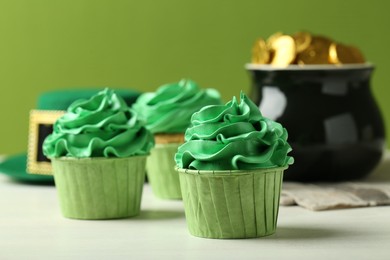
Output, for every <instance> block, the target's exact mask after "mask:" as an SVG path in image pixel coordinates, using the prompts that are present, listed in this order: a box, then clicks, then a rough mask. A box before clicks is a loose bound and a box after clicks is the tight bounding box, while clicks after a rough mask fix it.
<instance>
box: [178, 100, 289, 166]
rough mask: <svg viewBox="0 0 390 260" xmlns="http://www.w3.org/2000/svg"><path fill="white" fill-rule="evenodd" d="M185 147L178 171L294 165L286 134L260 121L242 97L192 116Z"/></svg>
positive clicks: (256, 111) (277, 126)
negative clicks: (182, 169)
mask: <svg viewBox="0 0 390 260" xmlns="http://www.w3.org/2000/svg"><path fill="white" fill-rule="evenodd" d="M191 123H192V125H191V127H189V128H188V129H187V131H186V132H185V141H186V142H185V143H184V144H183V145H181V146H180V147H179V148H178V152H177V153H176V155H175V160H176V164H177V166H178V167H179V168H184V169H196V170H248V169H257V168H274V167H281V166H286V165H288V164H292V163H293V162H294V160H293V158H292V157H290V156H288V155H287V153H288V152H290V151H291V147H290V145H289V144H288V143H287V131H286V129H285V128H283V127H282V125H281V124H279V123H277V122H274V121H272V120H270V119H267V118H265V117H263V116H262V115H261V113H260V110H259V109H258V107H257V106H256V105H255V104H254V103H253V102H252V101H251V100H250V99H248V98H247V97H246V95H245V94H244V93H241V101H240V103H238V102H237V99H236V98H235V97H233V100H232V101H229V102H228V103H226V105H214V106H207V107H204V108H202V109H201V110H200V111H198V112H196V113H194V114H193V116H192V118H191Z"/></svg>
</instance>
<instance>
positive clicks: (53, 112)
mask: <svg viewBox="0 0 390 260" xmlns="http://www.w3.org/2000/svg"><path fill="white" fill-rule="evenodd" d="M100 90H101V89H69V90H55V91H49V92H44V93H42V94H41V95H40V96H39V97H38V104H37V108H36V109H33V110H31V111H30V124H29V125H30V126H29V143H28V151H27V153H21V154H17V155H12V156H7V157H6V158H5V160H3V161H1V162H0V173H3V174H5V175H8V176H9V177H10V178H12V179H13V180H16V181H20V182H26V183H41V184H44V183H54V179H53V176H52V175H51V163H50V160H49V159H47V158H46V157H45V156H44V155H43V153H42V143H43V140H44V139H45V138H46V136H47V135H49V134H50V133H51V132H52V127H53V123H54V122H55V120H56V119H57V118H58V117H59V116H61V115H62V114H63V113H65V111H66V109H67V108H68V107H69V105H70V104H72V103H73V102H74V101H75V100H78V99H88V98H90V97H91V96H93V95H94V94H96V93H97V92H99V91H100ZM115 92H116V93H117V94H118V95H120V96H121V97H122V98H123V99H124V100H125V101H126V103H127V104H128V105H129V106H131V104H133V103H134V102H135V100H136V99H137V98H138V96H139V95H140V92H138V91H135V90H129V89H118V90H115Z"/></svg>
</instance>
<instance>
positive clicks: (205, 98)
mask: <svg viewBox="0 0 390 260" xmlns="http://www.w3.org/2000/svg"><path fill="white" fill-rule="evenodd" d="M221 103H222V102H221V97H220V94H219V92H218V91H217V90H215V89H205V90H202V89H200V88H199V86H198V85H197V84H196V83H195V82H194V81H192V80H186V79H183V80H181V81H180V82H178V83H172V84H166V85H163V86H161V87H159V88H158V89H157V91H156V92H153V93H152V92H150V93H144V94H142V95H141V96H140V97H139V98H138V99H137V101H136V102H135V104H133V109H134V110H136V111H137V112H138V113H139V114H140V115H142V117H143V118H144V119H145V121H146V127H147V128H148V129H149V130H150V131H151V132H152V133H184V132H185V130H186V129H187V127H188V126H189V125H190V120H191V116H192V114H193V113H194V112H196V111H198V110H199V109H200V108H202V107H204V106H207V105H219V104H221Z"/></svg>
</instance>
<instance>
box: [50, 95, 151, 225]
mask: <svg viewBox="0 0 390 260" xmlns="http://www.w3.org/2000/svg"><path fill="white" fill-rule="evenodd" d="M153 145H154V140H153V135H152V134H151V133H150V132H149V130H147V129H146V128H145V127H144V123H143V121H141V120H139V118H138V116H137V114H136V113H135V112H134V111H133V110H131V109H129V107H128V106H127V105H126V103H125V102H124V100H123V99H122V98H121V97H120V96H118V95H117V94H116V93H115V92H114V91H112V90H109V89H105V90H104V91H101V92H99V93H98V94H96V95H94V96H92V97H91V98H90V99H88V100H77V101H75V102H74V103H72V104H71V105H70V106H69V108H68V110H67V113H65V114H64V115H63V116H62V117H60V118H59V119H58V120H57V121H56V122H55V124H54V126H53V133H52V134H50V135H49V136H47V137H46V139H45V140H44V143H43V153H44V154H45V155H46V156H47V157H48V158H50V159H51V161H52V166H53V174H54V181H55V185H56V187H57V193H58V197H59V202H60V207H61V211H62V213H63V215H64V216H65V217H68V218H76V219H114V218H125V217H131V216H136V215H138V214H139V212H140V202H141V196H142V188H143V183H144V178H145V163H146V157H147V155H148V154H149V151H150V149H151V148H152V147H153Z"/></svg>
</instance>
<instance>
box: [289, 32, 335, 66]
mask: <svg viewBox="0 0 390 260" xmlns="http://www.w3.org/2000/svg"><path fill="white" fill-rule="evenodd" d="M331 44H332V41H331V40H330V39H328V38H326V37H323V36H313V37H312V40H311V43H310V46H309V47H307V48H306V49H305V50H304V51H302V52H301V53H299V54H298V57H297V62H298V64H330V63H331V62H330V61H329V47H330V45H331Z"/></svg>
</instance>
